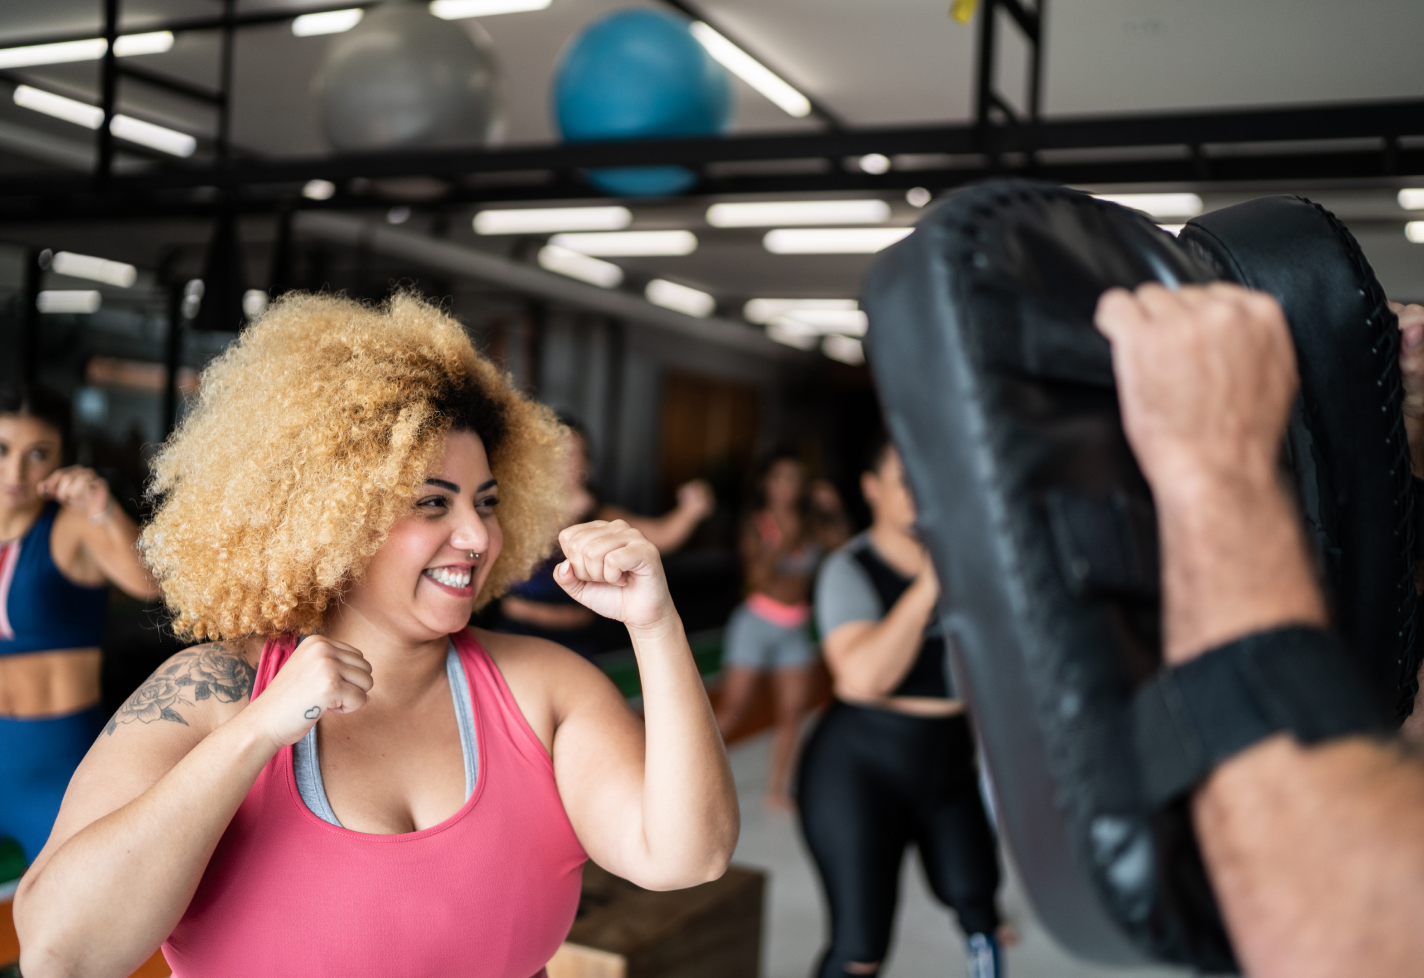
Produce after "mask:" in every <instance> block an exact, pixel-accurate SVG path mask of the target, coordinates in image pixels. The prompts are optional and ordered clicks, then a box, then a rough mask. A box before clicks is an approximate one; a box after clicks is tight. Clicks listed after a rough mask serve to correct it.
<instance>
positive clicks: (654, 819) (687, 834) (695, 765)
mask: <svg viewBox="0 0 1424 978" xmlns="http://www.w3.org/2000/svg"><path fill="white" fill-rule="evenodd" d="M559 543H560V545H561V546H562V547H563V551H564V553H565V555H566V556H567V558H568V559H567V560H565V561H564V562H563V563H561V564H560V565H559V566H558V568H557V569H556V570H555V573H554V580H556V581H558V582H559V584H560V585H562V586H563V587H564V588H565V590H567V591H568V593H569V594H570V595H571V596H572V597H573V598H574V599H575V600H577V601H579V602H580V603H581V604H584V605H586V606H587V607H588V608H590V609H592V610H593V611H594V612H596V613H598V614H600V615H602V616H604V617H605V618H613V619H615V620H618V621H621V622H623V623H624V624H625V625H626V626H627V627H628V634H629V635H630V636H631V638H632V642H633V651H634V653H635V654H636V655H637V658H638V673H639V676H640V677H641V679H642V687H643V719H642V721H640V720H639V719H638V717H637V716H636V715H634V713H633V712H632V710H630V709H629V708H628V705H627V702H626V701H625V700H624V699H623V697H622V695H621V694H620V693H619V692H618V690H617V689H616V688H615V687H614V686H613V684H612V683H611V682H609V681H608V679H607V677H605V676H603V675H602V674H601V673H599V671H598V670H597V668H595V667H594V666H593V665H591V664H589V663H588V662H586V661H584V660H582V659H580V658H579V657H578V656H576V655H574V654H573V653H571V652H567V651H562V650H549V649H548V648H547V644H546V643H542V642H539V640H537V639H529V638H523V637H521V636H507V635H506V636H492V637H491V640H492V641H493V642H495V643H497V644H498V645H499V646H501V647H502V648H503V649H505V650H509V651H508V652H505V653H500V652H499V651H498V650H497V649H494V648H492V653H493V654H495V655H496V659H495V661H496V663H497V664H498V665H499V667H500V670H501V672H503V674H504V676H505V679H506V681H508V682H509V684H510V688H511V689H512V690H513V691H514V694H515V697H516V699H519V700H520V701H521V702H534V699H533V698H532V697H528V696H523V695H521V690H522V689H532V688H535V687H542V688H544V689H549V690H551V695H549V696H547V697H544V699H543V701H544V702H547V703H548V704H550V706H549V709H550V714H549V715H548V716H534V717H530V718H529V719H530V722H531V725H532V726H533V727H534V730H535V732H536V733H537V734H538V735H539V736H540V738H541V739H542V740H544V742H545V744H546V746H548V747H550V749H551V753H552V755H553V758H554V777H555V780H556V782H557V784H558V786H559V795H560V797H561V798H562V799H563V803H564V810H565V811H566V812H567V813H568V816H569V821H570V822H571V823H572V825H573V827H574V831H575V833H576V834H577V835H578V838H579V841H580V842H581V843H582V844H583V847H584V849H585V850H586V851H587V852H588V854H589V856H590V857H591V858H592V859H593V860H594V861H595V862H597V863H598V864H599V865H600V866H603V867H604V868H605V869H607V870H609V871H610V872H612V873H614V874H616V875H618V876H621V877H623V878H624V879H627V880H631V881H632V882H634V883H636V884H638V885H639V886H642V887H645V888H647V889H660V890H667V889H676V888H679V887H684V886H692V885H695V884H697V883H703V882H706V881H708V880H711V879H716V878H717V877H719V876H721V875H722V873H723V872H724V871H725V870H726V867H727V863H728V861H729V860H730V859H731V857H732V850H733V849H735V848H736V844H737V834H738V830H739V817H738V812H737V798H736V791H735V789H734V787H733V785H732V774H731V770H730V768H729V767H728V765H727V754H726V751H725V750H724V748H723V747H722V738H721V736H720V734H719V733H718V732H717V722H716V719H715V718H714V717H713V714H712V707H711V704H709V703H708V702H707V692H706V690H705V689H704V688H703V685H702V677H701V675H700V674H699V673H698V670H697V663H696V661H695V660H694V659H693V657H692V650H691V648H689V647H688V644H687V637H686V635H685V634H684V633H683V629H682V621H681V620H680V619H679V618H678V615H677V611H676V609H675V608H674V607H673V604H672V599H671V598H670V597H669V595H668V590H667V581H666V579H665V578H664V576H663V570H662V562H661V561H660V560H659V559H658V553H657V549H656V548H655V547H653V545H652V544H651V543H649V542H648V541H647V540H646V539H645V538H644V537H643V536H642V535H641V534H640V533H638V531H636V530H634V529H633V528H632V527H630V526H628V525H627V524H626V523H624V522H623V521H621V520H616V521H614V522H612V523H606V522H603V521H601V520H596V521H594V522H592V523H585V524H582V525H580V526H573V527H570V528H568V529H567V530H564V531H563V533H561V534H560V535H559ZM534 643H538V644H539V645H540V646H544V647H545V648H544V649H543V650H539V649H536V648H535V646H534ZM560 652H561V653H562V654H556V653H560ZM531 653H534V654H531Z"/></svg>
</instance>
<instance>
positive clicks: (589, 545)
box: [554, 520, 677, 628]
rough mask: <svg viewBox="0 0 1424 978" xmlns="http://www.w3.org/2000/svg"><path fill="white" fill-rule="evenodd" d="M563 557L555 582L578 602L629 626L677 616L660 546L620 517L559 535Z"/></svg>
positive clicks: (662, 621)
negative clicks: (664, 570)
mask: <svg viewBox="0 0 1424 978" xmlns="http://www.w3.org/2000/svg"><path fill="white" fill-rule="evenodd" d="M559 546H561V547H562V548H563V550H564V556H565V557H566V558H567V559H566V560H565V561H564V562H563V563H561V564H559V566H558V567H556V568H554V580H556V581H558V582H559V586H560V587H562V588H563V589H564V590H565V591H567V592H568V593H569V596H570V597H572V598H573V599H574V600H575V601H577V602H578V603H579V604H581V605H583V606H584V607H585V608H588V609H589V610H590V611H593V612H594V613H596V614H600V615H602V616H603V617H605V618H612V619H615V620H617V621H621V622H623V623H624V624H625V625H627V626H628V627H629V628H654V627H657V626H659V625H663V624H666V623H667V622H669V621H671V620H672V619H674V618H676V616H677V611H676V610H675V609H674V608H673V604H672V597H671V595H669V594H668V586H667V578H666V577H665V576H664V574H663V562H662V558H661V557H660V556H659V555H658V548H657V547H655V546H653V545H652V544H651V543H649V542H648V539H647V537H645V536H643V534H641V533H639V532H638V531H637V530H635V529H633V528H632V527H631V526H629V525H628V524H627V523H625V522H623V521H622V520H613V521H612V522H607V521H604V520H594V521H593V522H591V523H581V524H579V525H578V526H571V527H569V528H568V529H566V530H564V531H563V532H562V533H560V534H559Z"/></svg>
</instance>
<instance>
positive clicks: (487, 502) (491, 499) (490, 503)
mask: <svg viewBox="0 0 1424 978" xmlns="http://www.w3.org/2000/svg"><path fill="white" fill-rule="evenodd" d="M475 505H476V506H478V507H479V508H480V509H492V508H493V507H495V506H498V505H499V497H498V496H487V497H485V498H484V499H481V500H480V501H479V502H477V503H475Z"/></svg>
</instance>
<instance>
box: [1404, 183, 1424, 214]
mask: <svg viewBox="0 0 1424 978" xmlns="http://www.w3.org/2000/svg"><path fill="white" fill-rule="evenodd" d="M1399 206H1400V207H1403V208H1404V209H1405V210H1407V211H1424V188H1420V187H1411V188H1408V189H1405V190H1401V191H1400V192H1399Z"/></svg>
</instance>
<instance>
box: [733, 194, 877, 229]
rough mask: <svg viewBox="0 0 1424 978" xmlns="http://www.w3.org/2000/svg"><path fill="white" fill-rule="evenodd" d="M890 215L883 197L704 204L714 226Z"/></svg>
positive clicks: (861, 220)
mask: <svg viewBox="0 0 1424 978" xmlns="http://www.w3.org/2000/svg"><path fill="white" fill-rule="evenodd" d="M889 219H890V205H889V204H887V203H885V201H883V200H763V201H756V202H752V203H736V204H713V205H712V206H711V207H709V208H707V223H708V224H710V225H712V226H713V227H714V228H769V227H777V226H780V225H787V224H791V225H796V224H880V223H883V222H885V221H888V220H889Z"/></svg>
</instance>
